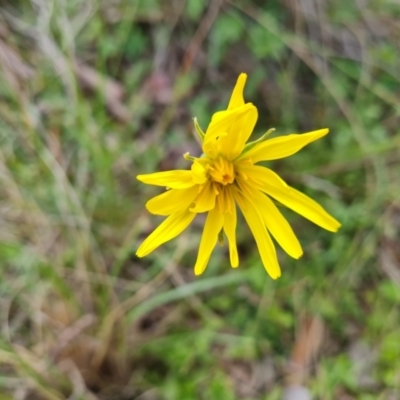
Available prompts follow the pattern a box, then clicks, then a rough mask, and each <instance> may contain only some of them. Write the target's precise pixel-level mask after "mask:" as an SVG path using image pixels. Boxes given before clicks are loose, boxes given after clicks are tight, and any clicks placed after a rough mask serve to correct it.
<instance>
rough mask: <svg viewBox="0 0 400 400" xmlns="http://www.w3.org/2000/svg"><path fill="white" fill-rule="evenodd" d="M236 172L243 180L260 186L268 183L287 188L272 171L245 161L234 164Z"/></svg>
mask: <svg viewBox="0 0 400 400" xmlns="http://www.w3.org/2000/svg"><path fill="white" fill-rule="evenodd" d="M235 167H236V171H237V173H238V174H239V176H241V177H242V178H243V179H245V180H249V181H250V182H253V183H256V184H258V185H262V184H263V183H264V182H268V183H270V184H271V185H274V186H277V187H282V188H287V187H288V185H287V183H286V182H285V181H284V180H283V179H282V178H281V177H280V176H279V175H278V174H277V173H275V172H274V171H272V170H271V169H269V168H266V167H262V166H261V165H251V164H249V163H248V162H245V161H239V162H238V163H236V164H235Z"/></svg>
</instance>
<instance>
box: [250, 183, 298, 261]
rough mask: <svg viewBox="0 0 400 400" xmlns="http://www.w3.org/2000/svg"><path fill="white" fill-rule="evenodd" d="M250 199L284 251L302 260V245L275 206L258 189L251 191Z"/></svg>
mask: <svg viewBox="0 0 400 400" xmlns="http://www.w3.org/2000/svg"><path fill="white" fill-rule="evenodd" d="M250 199H251V201H252V203H253V204H254V206H255V207H256V208H257V211H258V212H259V213H260V215H261V217H262V219H263V221H264V223H265V225H266V227H267V229H268V230H269V232H271V234H272V236H273V237H274V238H275V240H276V241H277V242H278V243H279V245H280V246H281V247H282V249H283V250H285V251H286V253H288V254H289V255H290V256H291V257H293V258H296V259H297V258H300V257H301V256H302V255H303V250H302V249H301V245H300V243H299V241H298V239H297V237H296V235H295V234H294V232H293V229H292V228H291V226H290V225H289V223H288V222H287V220H286V219H285V218H284V217H283V215H282V214H281V212H280V211H279V210H278V208H277V207H276V206H275V204H274V203H273V202H272V201H271V200H270V199H269V198H268V197H267V196H266V195H265V194H263V193H261V192H259V191H258V190H257V189H256V190H252V191H251V197H250Z"/></svg>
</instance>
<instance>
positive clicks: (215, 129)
mask: <svg viewBox="0 0 400 400" xmlns="http://www.w3.org/2000/svg"><path fill="white" fill-rule="evenodd" d="M250 109H255V107H254V105H253V104H251V103H247V104H244V105H243V106H241V107H237V108H234V109H232V110H225V111H220V112H217V113H215V114H214V115H213V117H212V119H211V122H210V125H209V126H208V128H207V132H206V136H205V138H204V142H203V152H204V153H205V154H206V155H207V156H209V157H211V158H215V157H216V156H217V155H218V153H219V152H225V151H226V148H223V147H222V146H221V145H220V144H219V141H220V140H221V139H222V138H223V137H224V136H227V135H228V132H229V131H230V130H231V127H233V126H234V124H235V123H236V121H237V120H238V118H242V117H243V116H245V115H246V114H247V113H248V112H249V110H250ZM252 112H253V113H254V111H252ZM256 112H257V110H256ZM250 133H251V132H250Z"/></svg>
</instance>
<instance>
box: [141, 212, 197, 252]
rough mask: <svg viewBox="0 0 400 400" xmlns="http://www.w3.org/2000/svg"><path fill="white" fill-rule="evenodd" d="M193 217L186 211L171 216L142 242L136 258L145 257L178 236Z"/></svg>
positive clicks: (193, 215)
mask: <svg viewBox="0 0 400 400" xmlns="http://www.w3.org/2000/svg"><path fill="white" fill-rule="evenodd" d="M195 216H196V214H195V213H192V212H190V211H188V210H184V211H179V212H176V213H174V214H171V215H170V216H169V217H168V218H167V219H165V220H164V221H163V222H162V223H161V225H159V226H158V228H157V229H155V230H154V231H153V232H152V233H151V234H150V235H149V236H148V237H147V238H146V239H145V240H144V242H143V243H142V244H141V245H140V246H139V248H138V250H137V252H136V255H137V256H138V257H144V256H147V254H149V253H151V252H152V251H153V250H154V249H156V248H157V247H158V246H160V245H162V244H163V243H165V242H168V241H169V240H171V239H173V238H174V237H176V236H178V235H179V234H180V233H181V232H182V231H184V230H185V229H186V228H187V227H188V226H189V224H190V223H191V222H192V221H193V219H194V217H195Z"/></svg>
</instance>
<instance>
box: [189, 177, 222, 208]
mask: <svg viewBox="0 0 400 400" xmlns="http://www.w3.org/2000/svg"><path fill="white" fill-rule="evenodd" d="M216 196H217V194H216V192H215V190H214V186H213V184H212V182H207V183H206V184H205V185H204V187H203V190H202V191H201V192H200V194H199V195H198V197H197V198H196V199H195V205H194V207H192V208H191V209H190V211H191V212H195V213H202V212H206V211H209V210H211V209H213V208H214V207H215V198H216Z"/></svg>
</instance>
